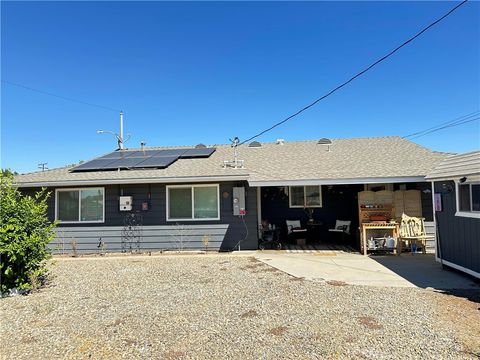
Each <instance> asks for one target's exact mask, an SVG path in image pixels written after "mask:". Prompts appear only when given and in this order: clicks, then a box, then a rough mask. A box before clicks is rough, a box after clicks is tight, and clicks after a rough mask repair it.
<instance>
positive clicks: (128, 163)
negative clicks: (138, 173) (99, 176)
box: [103, 156, 149, 170]
mask: <svg viewBox="0 0 480 360" xmlns="http://www.w3.org/2000/svg"><path fill="white" fill-rule="evenodd" d="M148 158H149V157H148V156H132V157H126V158H123V159H117V160H114V161H113V162H112V163H110V164H107V165H106V166H104V167H103V169H107V170H108V169H126V168H135V167H137V164H140V163H141V162H142V161H145V160H147V159H148Z"/></svg>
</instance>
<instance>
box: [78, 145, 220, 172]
mask: <svg viewBox="0 0 480 360" xmlns="http://www.w3.org/2000/svg"><path fill="white" fill-rule="evenodd" d="M215 150H216V149H215V148H196V149H194V148H183V149H164V150H133V151H132V150H130V151H128V150H117V151H114V152H111V153H109V154H106V155H103V156H101V157H99V158H96V159H93V160H91V161H87V162H85V163H83V164H80V165H78V166H76V167H74V168H73V169H72V171H95V170H96V171H99V170H114V169H141V168H166V167H168V166H170V165H171V164H173V163H174V162H175V161H177V160H178V159H192V158H204V157H209V156H210V155H212V154H213V152H214V151H215Z"/></svg>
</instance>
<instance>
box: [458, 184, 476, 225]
mask: <svg viewBox="0 0 480 360" xmlns="http://www.w3.org/2000/svg"><path fill="white" fill-rule="evenodd" d="M460 185H470V209H472V208H473V206H472V205H473V204H472V185H480V181H477V180H475V181H468V182H464V183H461V182H460V181H455V203H456V207H457V208H456V212H455V216H460V217H470V218H476V219H480V211H473V210H470V211H460Z"/></svg>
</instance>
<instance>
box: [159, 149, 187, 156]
mask: <svg viewBox="0 0 480 360" xmlns="http://www.w3.org/2000/svg"><path fill="white" fill-rule="evenodd" d="M187 150H188V149H168V150H157V151H155V153H154V154H152V156H154V157H163V156H177V157H178V156H180V155H182V154H183V153H184V152H185V151H187Z"/></svg>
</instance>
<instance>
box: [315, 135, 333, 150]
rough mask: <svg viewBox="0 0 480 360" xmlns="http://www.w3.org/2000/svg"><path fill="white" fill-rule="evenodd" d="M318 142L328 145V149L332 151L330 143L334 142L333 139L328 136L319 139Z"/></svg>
mask: <svg viewBox="0 0 480 360" xmlns="http://www.w3.org/2000/svg"><path fill="white" fill-rule="evenodd" d="M317 144H319V145H327V151H328V152H330V145H331V144H332V140H330V139H327V138H321V139H320V140H318V142H317Z"/></svg>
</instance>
